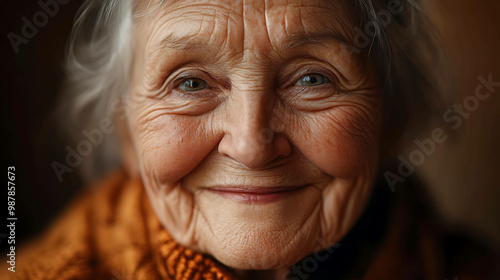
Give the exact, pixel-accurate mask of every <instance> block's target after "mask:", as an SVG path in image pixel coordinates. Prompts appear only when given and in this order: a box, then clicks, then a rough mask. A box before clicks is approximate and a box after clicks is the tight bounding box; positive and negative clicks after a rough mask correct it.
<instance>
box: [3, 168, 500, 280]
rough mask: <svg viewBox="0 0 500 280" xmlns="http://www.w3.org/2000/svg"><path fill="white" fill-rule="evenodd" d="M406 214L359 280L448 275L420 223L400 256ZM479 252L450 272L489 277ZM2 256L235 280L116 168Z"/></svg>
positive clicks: (130, 273)
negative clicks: (184, 241)
mask: <svg viewBox="0 0 500 280" xmlns="http://www.w3.org/2000/svg"><path fill="white" fill-rule="evenodd" d="M406 212H407V211H406V210H404V205H403V208H401V207H400V208H396V211H394V213H395V215H393V217H392V218H391V219H390V221H391V222H390V226H389V230H388V232H387V235H386V238H385V239H384V240H385V241H384V242H383V243H382V244H381V246H380V248H379V249H378V250H377V251H376V253H375V254H374V257H372V258H371V259H370V262H369V264H368V265H367V269H366V271H365V272H364V277H363V279H403V278H404V279H417V278H418V279H439V280H443V279H445V278H444V276H445V275H446V273H449V271H447V268H446V267H447V263H445V260H444V259H443V257H442V255H443V254H442V252H441V249H440V248H441V244H440V242H441V241H442V239H441V237H440V235H439V234H438V232H439V231H436V230H435V229H434V227H433V226H430V225H426V224H425V222H424V223H422V224H421V225H420V226H419V227H418V228H419V229H420V230H419V231H418V232H413V233H412V236H413V237H412V238H413V239H414V242H417V244H416V245H417V246H414V248H416V250H417V251H416V252H412V253H411V254H410V257H409V258H405V256H407V255H408V254H407V252H406V251H405V250H406V249H405V246H406V244H407V243H408V239H407V237H406V236H407V235H408V232H407V230H406V225H407V224H408V223H409V222H410V220H408V216H407V215H406ZM414 245H415V244H414ZM480 256H481V257H482V259H479V260H478V261H476V262H470V261H468V260H467V261H461V262H460V261H458V263H459V264H460V265H462V266H463V267H460V269H459V271H460V276H459V275H456V277H459V278H458V279H460V280H462V279H492V278H476V277H483V276H484V275H486V276H487V277H489V275H492V274H491V272H490V271H488V274H484V273H486V272H485V270H484V269H483V267H485V265H486V264H490V263H491V261H492V260H493V261H497V260H498V259H497V258H492V257H491V255H485V254H480ZM2 259H3V260H4V261H3V262H2V263H3V265H2V267H1V271H0V279H106V280H110V279H116V280H139V279H151V280H155V279H236V276H235V274H234V273H233V272H232V271H231V269H229V268H227V267H225V266H224V265H222V264H220V263H218V262H217V261H216V260H215V259H213V258H211V257H209V256H206V255H203V254H199V253H195V252H193V251H192V250H190V249H187V248H184V247H182V246H180V245H179V244H177V243H176V242H175V241H174V240H173V239H172V238H171V237H170V235H169V234H168V233H167V232H166V231H165V230H164V228H163V227H162V225H161V224H160V222H159V221H158V219H157V218H156V216H155V214H154V212H153V210H152V209H151V206H150V204H149V200H148V198H147V196H146V193H145V191H144V189H143V187H142V184H141V183H140V182H138V181H133V180H130V179H128V178H127V176H126V175H125V173H124V172H121V171H120V172H115V173H114V174H112V175H111V176H109V177H108V178H107V179H106V180H104V181H103V182H101V183H100V184H98V185H97V186H96V187H95V188H93V189H90V190H87V191H86V192H85V193H84V194H83V195H81V196H79V197H78V198H77V200H75V201H74V202H73V204H72V205H71V207H70V209H68V210H67V211H65V212H64V214H63V215H62V216H61V217H59V218H58V219H57V220H56V221H55V223H54V224H53V225H52V226H51V228H50V229H49V230H48V231H47V232H46V233H45V234H44V235H42V236H40V237H39V238H38V239H36V240H33V241H31V242H30V243H29V244H24V246H23V248H22V249H21V250H19V251H18V253H17V254H16V272H10V271H8V270H7V266H6V265H5V263H6V257H5V254H3V257H2ZM455 263H457V262H455ZM478 263H479V266H478ZM487 267H489V266H487ZM478 272H479V275H478ZM332 273H333V272H332ZM480 275H483V276H480ZM498 275H500V274H498ZM294 279H295V278H294ZM309 279H311V278H309ZM331 279H336V278H335V277H334V276H332V278H331ZM449 279H453V278H449ZM497 279H500V278H497Z"/></svg>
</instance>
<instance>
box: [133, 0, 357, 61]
mask: <svg viewBox="0 0 500 280" xmlns="http://www.w3.org/2000/svg"><path fill="white" fill-rule="evenodd" d="M146 14H147V15H148V16H146V17H144V18H142V19H140V20H139V21H138V25H139V26H140V28H139V29H140V33H139V35H140V36H148V39H147V42H146V44H147V49H149V51H155V50H156V49H157V48H159V47H160V48H161V47H163V46H167V47H171V48H178V49H182V48H190V47H193V46H197V47H200V46H201V47H206V48H211V49H218V50H222V49H224V50H226V51H227V52H235V53H241V52H243V51H245V50H256V49H258V50H260V51H262V52H272V51H277V50H280V49H282V48H284V47H286V46H290V45H294V44H300V43H301V40H302V41H307V40H309V41H311V40H319V39H320V38H322V37H331V38H333V39H336V40H338V41H339V42H340V43H344V44H348V45H349V44H351V41H352V38H353V37H354V36H353V35H354V28H353V22H354V20H353V18H352V11H351V9H350V5H349V4H348V1H345V0H330V1H327V0H322V1H321V0H320V1H315V0H307V1H287V0H268V1H265V0H255V1H235V0H226V1H213V0H198V1H165V2H164V3H162V4H161V5H158V6H155V9H154V11H153V12H152V13H146ZM143 38H144V37H143ZM188 43H189V44H188Z"/></svg>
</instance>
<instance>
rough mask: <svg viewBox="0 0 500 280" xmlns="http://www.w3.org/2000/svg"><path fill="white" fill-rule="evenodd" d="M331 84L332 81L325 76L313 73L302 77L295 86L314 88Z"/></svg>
mask: <svg viewBox="0 0 500 280" xmlns="http://www.w3.org/2000/svg"><path fill="white" fill-rule="evenodd" d="M329 82H330V80H329V79H328V78H327V77H326V76H325V75H321V74H316V73H312V74H307V75H304V76H302V77H300V79H299V80H298V81H297V83H295V85H296V86H303V87H314V86H319V85H322V84H326V83H329Z"/></svg>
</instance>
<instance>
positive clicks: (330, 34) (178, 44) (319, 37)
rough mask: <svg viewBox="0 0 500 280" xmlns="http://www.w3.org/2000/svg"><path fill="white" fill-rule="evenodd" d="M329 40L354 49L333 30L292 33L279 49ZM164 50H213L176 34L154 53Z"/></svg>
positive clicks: (161, 44) (161, 42) (155, 49)
mask: <svg viewBox="0 0 500 280" xmlns="http://www.w3.org/2000/svg"><path fill="white" fill-rule="evenodd" d="M329 40H334V41H337V42H339V43H341V44H343V45H345V46H347V47H352V44H351V43H350V42H349V41H350V40H347V38H346V37H344V36H342V35H341V34H340V33H338V32H335V31H333V30H329V29H326V30H324V31H322V32H317V33H305V32H299V33H292V34H290V35H289V36H287V37H286V38H284V39H283V40H282V41H281V42H280V43H279V47H278V49H277V50H278V52H280V53H283V52H286V51H287V50H288V49H294V48H298V47H301V46H304V45H310V44H321V43H324V42H326V41H329ZM164 48H169V49H175V50H182V51H187V50H200V51H206V52H210V50H211V49H212V48H211V47H210V46H209V44H208V43H207V42H203V41H200V40H197V38H196V37H195V36H190V35H187V36H180V37H179V36H176V35H175V34H169V35H167V36H165V37H164V38H163V39H162V40H161V41H160V42H158V43H157V44H156V45H155V46H154V47H153V51H152V52H153V53H156V52H157V51H161V50H162V49H164Z"/></svg>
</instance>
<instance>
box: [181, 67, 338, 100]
mask: <svg viewBox="0 0 500 280" xmlns="http://www.w3.org/2000/svg"><path fill="white" fill-rule="evenodd" d="M313 74H317V75H321V76H323V77H325V79H326V81H325V83H323V84H320V85H316V86H301V85H297V83H298V82H299V81H300V79H302V78H303V77H304V76H307V75H313ZM204 76H206V75H200V74H198V73H185V74H181V75H179V77H177V78H176V79H175V80H174V81H173V84H174V87H173V88H174V89H175V90H176V91H177V92H179V93H180V94H182V95H184V96H191V97H192V96H196V95H202V94H201V93H203V94H206V93H207V90H209V91H210V90H211V91H213V90H214V87H212V86H211V81H210V80H212V79H211V78H208V79H207V78H206V77H204ZM297 76H298V78H297ZM294 77H295V78H294V79H293V80H292V82H287V83H284V88H289V87H295V86H296V87H299V88H300V90H301V91H307V90H312V91H314V90H320V89H321V88H323V87H324V86H325V85H329V84H332V85H334V84H335V83H334V80H335V79H334V78H332V75H331V73H325V71H324V70H320V69H307V70H305V71H301V72H299V74H298V75H294ZM190 79H200V80H202V81H204V82H205V83H206V87H205V88H203V89H201V90H198V91H185V90H182V89H180V87H181V85H182V84H183V83H185V82H186V81H187V80H190ZM287 80H290V79H287Z"/></svg>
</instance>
